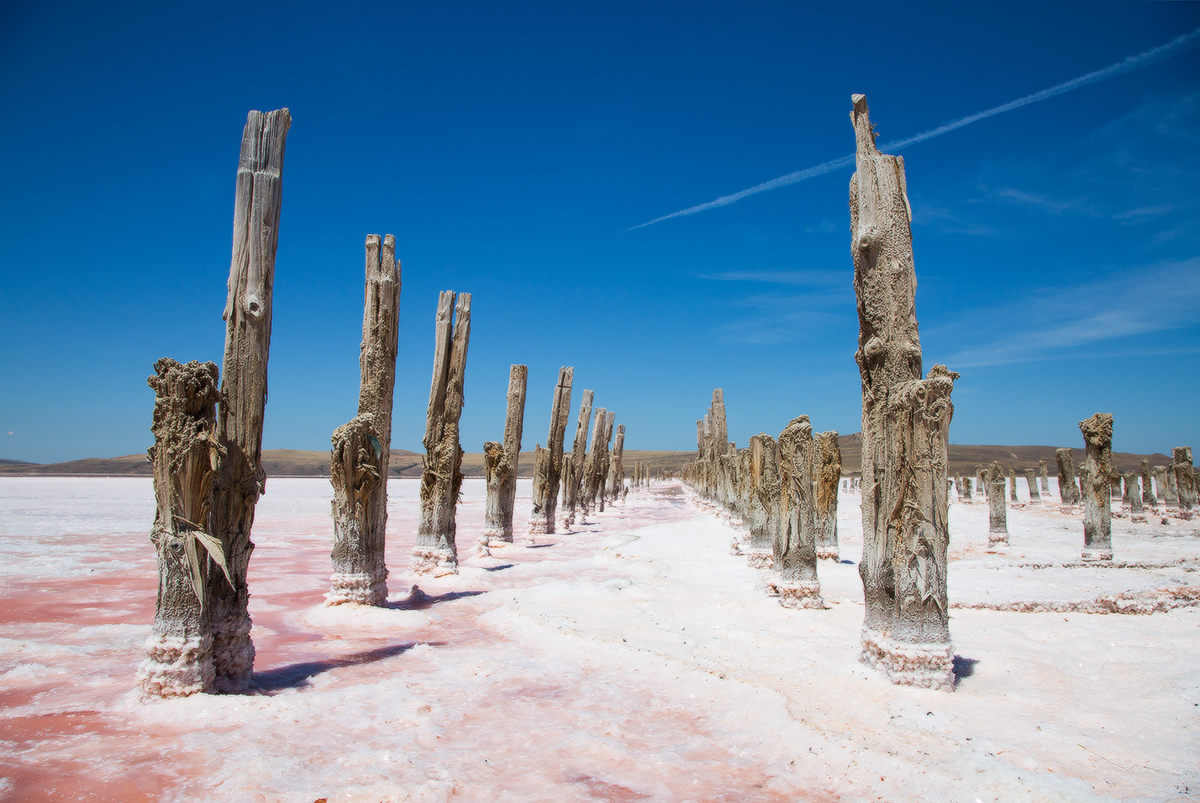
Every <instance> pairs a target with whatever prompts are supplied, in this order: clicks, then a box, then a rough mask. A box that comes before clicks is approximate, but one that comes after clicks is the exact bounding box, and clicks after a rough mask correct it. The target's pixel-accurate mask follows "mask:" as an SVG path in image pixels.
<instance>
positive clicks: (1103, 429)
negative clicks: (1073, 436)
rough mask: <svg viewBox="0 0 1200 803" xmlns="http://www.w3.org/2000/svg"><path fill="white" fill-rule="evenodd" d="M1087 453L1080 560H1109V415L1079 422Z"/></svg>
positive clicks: (1110, 524)
mask: <svg viewBox="0 0 1200 803" xmlns="http://www.w3.org/2000/svg"><path fill="white" fill-rule="evenodd" d="M1079 430H1080V431H1081V432H1082V433H1083V443H1084V447H1085V449H1086V453H1085V456H1084V462H1083V471H1082V473H1081V476H1082V479H1083V560H1112V556H1113V553H1112V496H1111V493H1112V492H1111V485H1110V483H1109V478H1110V477H1111V476H1112V430H1113V417H1112V414H1111V413H1096V414H1095V415H1094V416H1092V417H1091V418H1088V419H1086V420H1084V421H1080V422H1079Z"/></svg>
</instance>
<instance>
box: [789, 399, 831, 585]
mask: <svg viewBox="0 0 1200 803" xmlns="http://www.w3.org/2000/svg"><path fill="white" fill-rule="evenodd" d="M816 462H817V461H816V454H815V445H814V443H813V431H812V424H810V423H809V418H808V416H806V415H802V416H799V417H797V418H795V419H793V420H792V422H791V423H790V424H788V425H787V428H786V429H784V430H783V432H782V433H780V435H779V481H780V485H781V497H780V499H781V508H780V538H779V546H778V549H776V558H777V560H776V562H777V563H778V564H779V573H780V581H779V604H780V605H782V606H783V607H785V608H824V607H825V601H824V600H822V599H821V583H820V581H819V580H818V579H817V537H816V529H815V526H814V523H815V513H816V510H815V508H816V505H815V502H814V499H813V485H814V476H813V474H814V466H815V464H816ZM835 485H836V483H835Z"/></svg>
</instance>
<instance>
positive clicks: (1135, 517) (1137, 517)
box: [1129, 514, 1146, 524]
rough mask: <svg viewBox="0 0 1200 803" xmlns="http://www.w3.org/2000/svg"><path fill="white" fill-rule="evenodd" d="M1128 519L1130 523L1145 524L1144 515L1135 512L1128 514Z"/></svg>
mask: <svg viewBox="0 0 1200 803" xmlns="http://www.w3.org/2000/svg"><path fill="white" fill-rule="evenodd" d="M1129 521H1130V523H1132V524H1145V523H1146V517H1145V516H1142V515H1138V514H1135V515H1133V516H1130V517H1129Z"/></svg>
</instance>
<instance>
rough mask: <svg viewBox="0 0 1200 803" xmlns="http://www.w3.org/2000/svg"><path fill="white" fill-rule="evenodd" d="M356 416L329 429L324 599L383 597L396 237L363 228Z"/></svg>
mask: <svg viewBox="0 0 1200 803" xmlns="http://www.w3.org/2000/svg"><path fill="white" fill-rule="evenodd" d="M366 261H367V265H366V289H365V291H364V303H363V330H362V332H363V339H362V346H361V349H360V353H359V368H360V372H361V377H362V378H361V381H360V383H359V390H358V415H357V416H356V417H355V418H354V419H353V420H352V421H350V422H349V423H348V424H345V425H344V426H341V427H339V428H338V429H337V430H336V431H334V433H333V443H332V447H331V451H330V462H329V470H330V482H331V483H332V484H333V501H332V515H333V554H332V559H333V576H332V577H331V578H330V589H329V593H328V594H326V595H325V598H326V600H327V601H328V603H329V604H331V605H336V604H340V603H345V602H353V603H358V604H360V605H375V606H382V605H385V604H387V593H388V592H387V576H388V571H387V564H386V560H385V556H384V553H385V549H386V534H387V476H388V469H389V467H390V465H391V449H392V400H393V396H394V390H395V386H396V352H397V348H398V342H399V341H398V337H399V329H400V266H399V264H398V263H397V262H396V238H395V237H393V236H392V235H390V234H389V235H387V236H386V237H383V238H382V239H381V238H380V237H379V235H378V234H369V235H367V241H366Z"/></svg>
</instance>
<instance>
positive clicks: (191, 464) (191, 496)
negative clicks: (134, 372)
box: [137, 358, 224, 697]
mask: <svg viewBox="0 0 1200 803" xmlns="http://www.w3.org/2000/svg"><path fill="white" fill-rule="evenodd" d="M154 373H155V375H154V376H152V377H150V378H149V380H147V381H148V383H149V385H150V387H151V388H153V389H154V396H155V398H154V423H153V425H152V426H151V431H152V432H153V433H154V445H153V446H151V447H150V450H149V452H148V455H149V458H150V462H151V463H152V464H153V466H154V498H155V502H156V508H155V514H154V527H153V529H152V530H151V532H150V540H151V542H153V544H154V548H155V552H156V553H157V555H158V602H157V605H156V608H155V612H154V629H153V630H152V631H151V635H150V638H148V639H147V640H146V653H147V657H146V659H145V660H144V661H143V662H142V664H141V666H140V667H139V668H138V677H137V685H138V689H139V691H140V692H141V693H142V695H143V696H146V697H186V696H188V695H191V694H196V693H197V692H203V691H208V690H210V689H211V688H212V686H213V681H214V680H215V678H216V673H215V671H214V669H213V652H212V649H213V638H212V628H211V626H210V624H209V619H208V613H209V611H208V605H211V601H210V600H209V594H208V589H207V582H208V578H209V577H210V576H211V575H214V574H217V575H224V570H223V568H222V565H223V563H224V558H223V556H222V554H221V552H220V543H219V542H218V541H217V540H216V539H214V538H213V537H212V536H211V535H209V534H208V532H207V531H206V528H207V527H208V522H209V509H210V506H211V504H212V486H213V479H214V477H215V474H216V465H217V462H218V460H219V457H220V447H219V445H218V440H217V437H216V425H217V401H218V400H219V399H220V393H219V391H218V390H217V366H216V365H215V364H213V363H211V362H208V363H199V362H189V363H187V364H186V365H181V364H180V363H178V362H176V361H175V360H172V359H169V358H163V359H161V360H159V361H158V362H156V363H155V364H154Z"/></svg>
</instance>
